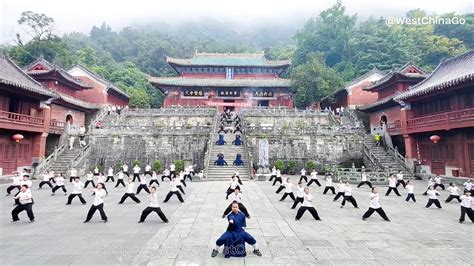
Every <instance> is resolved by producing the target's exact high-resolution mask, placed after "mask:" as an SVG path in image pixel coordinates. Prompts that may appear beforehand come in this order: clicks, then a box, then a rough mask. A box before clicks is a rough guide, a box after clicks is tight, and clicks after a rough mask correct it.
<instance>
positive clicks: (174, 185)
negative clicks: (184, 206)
mask: <svg viewBox="0 0 474 266" xmlns="http://www.w3.org/2000/svg"><path fill="white" fill-rule="evenodd" d="M178 184H179V180H178V179H176V176H173V177H172V179H171V182H170V191H169V192H168V194H167V195H166V198H165V200H164V201H163V202H168V200H170V198H171V196H173V195H176V197H178V199H179V201H181V203H183V202H184V199H183V197H182V196H181V194H180V193H179V191H178Z"/></svg>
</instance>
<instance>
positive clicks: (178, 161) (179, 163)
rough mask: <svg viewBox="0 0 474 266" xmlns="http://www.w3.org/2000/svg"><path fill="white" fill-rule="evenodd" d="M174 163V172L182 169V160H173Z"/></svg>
mask: <svg viewBox="0 0 474 266" xmlns="http://www.w3.org/2000/svg"><path fill="white" fill-rule="evenodd" d="M174 165H175V166H176V172H179V171H183V170H184V161H183V160H176V161H174Z"/></svg>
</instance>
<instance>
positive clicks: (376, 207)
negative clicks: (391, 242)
mask: <svg viewBox="0 0 474 266" xmlns="http://www.w3.org/2000/svg"><path fill="white" fill-rule="evenodd" d="M374 212H377V213H378V214H379V215H380V216H381V217H382V218H383V219H384V220H385V221H387V222H390V219H388V217H387V215H386V214H385V211H384V210H383V209H382V207H381V206H380V197H379V192H378V190H377V188H376V187H373V188H372V193H370V204H369V209H368V210H367V211H366V212H365V213H364V215H362V221H365V220H366V219H367V218H369V217H370V216H371V215H372V213H374Z"/></svg>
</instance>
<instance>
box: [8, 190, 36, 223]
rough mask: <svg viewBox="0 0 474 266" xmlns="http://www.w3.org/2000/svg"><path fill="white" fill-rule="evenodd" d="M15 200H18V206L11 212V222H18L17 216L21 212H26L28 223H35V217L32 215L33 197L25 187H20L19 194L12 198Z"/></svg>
mask: <svg viewBox="0 0 474 266" xmlns="http://www.w3.org/2000/svg"><path fill="white" fill-rule="evenodd" d="M14 199H15V200H18V203H19V204H18V205H16V207H15V208H14V209H13V210H12V222H17V221H19V220H20V218H18V214H20V212H22V211H26V214H27V215H28V218H30V222H34V221H35V215H34V214H33V196H32V195H31V191H30V189H29V188H28V186H27V185H22V186H21V188H20V192H19V193H18V194H17V195H16V196H15V197H14Z"/></svg>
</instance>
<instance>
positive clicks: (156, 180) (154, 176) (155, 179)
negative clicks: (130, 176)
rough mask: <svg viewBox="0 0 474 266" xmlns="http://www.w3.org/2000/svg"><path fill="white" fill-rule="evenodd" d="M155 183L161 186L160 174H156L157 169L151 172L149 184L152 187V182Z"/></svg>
mask: <svg viewBox="0 0 474 266" xmlns="http://www.w3.org/2000/svg"><path fill="white" fill-rule="evenodd" d="M153 183H156V185H157V186H160V183H159V182H158V175H157V174H156V172H155V171H153V172H152V173H151V179H150V184H148V186H150V187H151V184H153Z"/></svg>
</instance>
